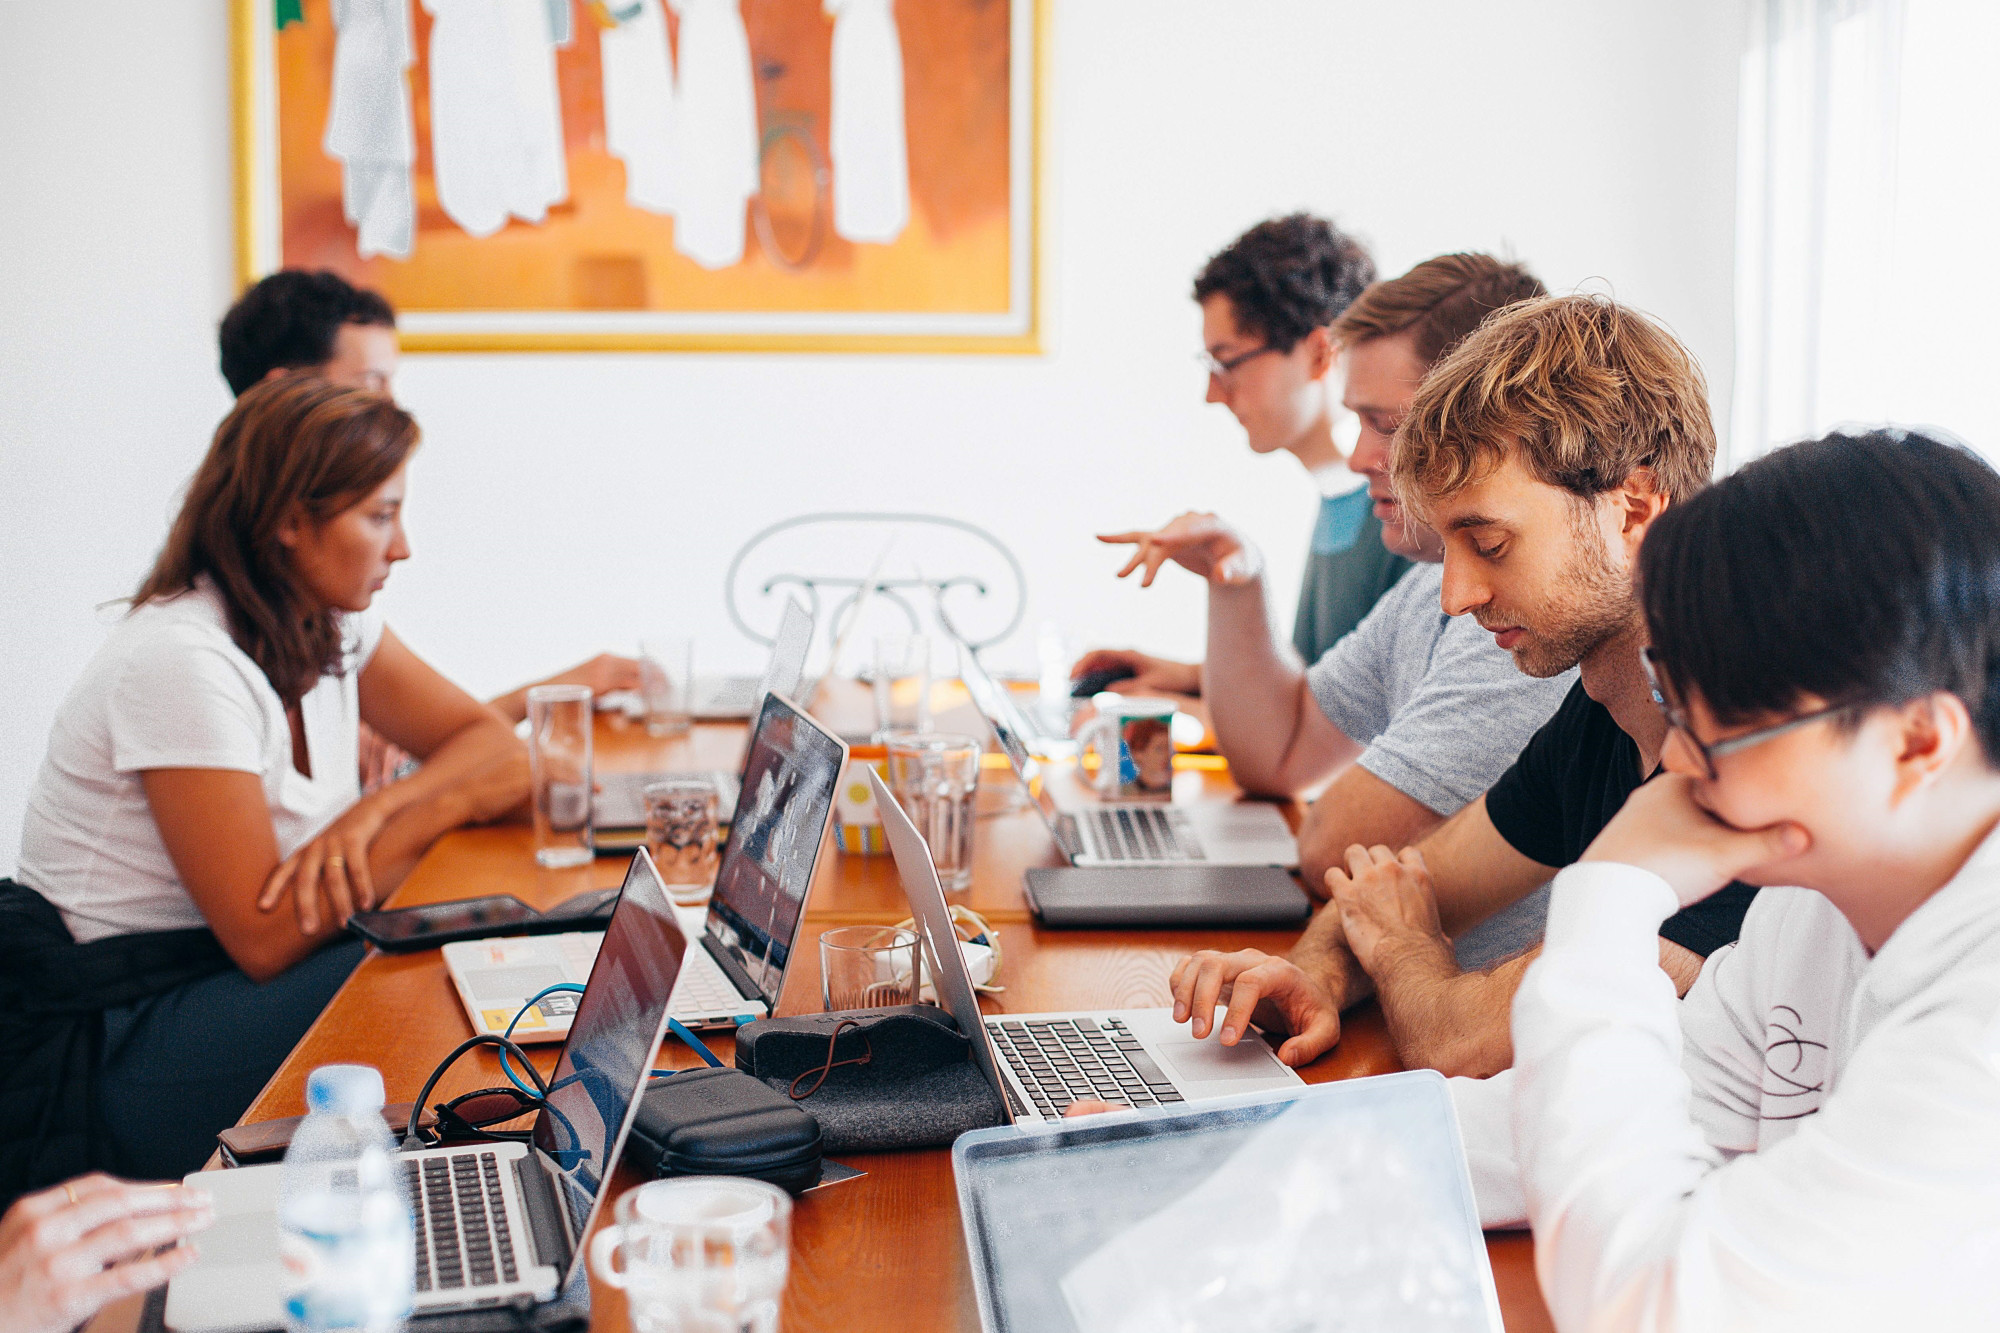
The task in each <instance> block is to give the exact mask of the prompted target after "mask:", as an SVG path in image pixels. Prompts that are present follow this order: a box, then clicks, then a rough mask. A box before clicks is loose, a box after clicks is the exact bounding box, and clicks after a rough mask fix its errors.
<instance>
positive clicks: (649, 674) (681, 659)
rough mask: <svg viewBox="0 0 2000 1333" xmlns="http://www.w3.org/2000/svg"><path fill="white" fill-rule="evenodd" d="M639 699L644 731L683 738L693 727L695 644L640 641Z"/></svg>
mask: <svg viewBox="0 0 2000 1333" xmlns="http://www.w3.org/2000/svg"><path fill="white" fill-rule="evenodd" d="M639 695H640V697H641V698H643V699H644V700H645V701H646V730H647V732H648V733H650V734H651V735H654V736H685V735H687V733H688V731H689V729H690V728H692V727H693V726H694V713H693V712H692V709H693V707H694V640H693V639H689V638H685V637H683V636H681V635H676V634H658V635H653V636H650V637H648V638H644V639H641V640H639Z"/></svg>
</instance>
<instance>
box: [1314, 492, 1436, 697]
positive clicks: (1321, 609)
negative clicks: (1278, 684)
mask: <svg viewBox="0 0 2000 1333" xmlns="http://www.w3.org/2000/svg"><path fill="white" fill-rule="evenodd" d="M1409 567H1410V562H1409V561H1408V560H1406V559H1405V558H1404V557H1402V556H1400V555H1395V554H1393V553H1391V552H1390V550H1389V548H1388V547H1386V546H1384V545H1382V520H1381V519H1379V518H1377V517H1375V507H1374V504H1373V502H1371V501H1370V500H1369V498H1368V488H1367V487H1366V486H1361V487H1357V488H1355V489H1354V490H1351V491H1349V492H1347V494H1345V495H1329V496H1327V497H1326V498H1325V499H1323V500H1321V501H1320V502H1319V521H1318V522H1317V523H1316V524H1314V525H1313V537H1312V550H1311V552H1310V553H1308V555H1307V556H1306V576H1305V579H1304V580H1303V582H1302V583H1301V584H1300V587H1299V615H1298V619H1297V620H1296V621H1295V622H1294V623H1293V625H1292V646H1293V647H1294V648H1296V649H1298V650H1299V656H1300V657H1303V658H1304V659H1305V661H1306V665H1307V666H1311V665H1312V664H1313V663H1314V662H1317V661H1319V659H1320V655H1321V654H1322V653H1324V652H1325V651H1326V650H1327V649H1329V648H1331V647H1333V645H1334V644H1336V643H1338V642H1339V641H1340V640H1341V639H1342V638H1343V637H1344V636H1345V635H1346V634H1347V633H1348V632H1349V631H1351V630H1352V629H1353V628H1354V627H1355V626H1356V625H1359V624H1360V623H1361V619H1362V617H1363V616H1366V615H1367V614H1368V612H1369V611H1370V609H1372V608H1373V607H1374V605H1375V602H1376V599H1377V598H1379V597H1381V595H1382V594H1383V593H1385V592H1387V591H1389V589H1390V588H1391V587H1392V586H1394V584H1395V582H1396V580H1397V579H1400V578H1402V577H1403V572H1404V571H1405V570H1407V569H1408V568H1409Z"/></svg>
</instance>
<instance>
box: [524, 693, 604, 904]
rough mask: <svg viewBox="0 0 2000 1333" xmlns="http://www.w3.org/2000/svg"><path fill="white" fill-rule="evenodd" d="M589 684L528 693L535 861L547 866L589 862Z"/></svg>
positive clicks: (575, 864) (529, 757) (554, 868)
mask: <svg viewBox="0 0 2000 1333" xmlns="http://www.w3.org/2000/svg"><path fill="white" fill-rule="evenodd" d="M590 727H591V707H590V687H589V686H588V685H537V686H535V687H534V688H533V689H531V690H529V691H528V773H529V777H530V780H531V782H532V785H533V792H534V802H533V803H534V818H535V860H536V861H537V862H539V863H540V864H542V865H544V866H547V867H549V868H550V869H552V870H559V869H564V868H566V867H570V866H580V865H588V864H589V863H590V859H591V856H592V855H593V851H592V844H591V839H590Z"/></svg>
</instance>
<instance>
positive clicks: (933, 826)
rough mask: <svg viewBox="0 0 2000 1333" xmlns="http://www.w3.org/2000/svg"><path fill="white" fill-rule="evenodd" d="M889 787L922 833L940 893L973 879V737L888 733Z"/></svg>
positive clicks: (977, 748)
mask: <svg viewBox="0 0 2000 1333" xmlns="http://www.w3.org/2000/svg"><path fill="white" fill-rule="evenodd" d="M888 745H889V790H891V791H892V792H894V793H895V794H896V803H897V804H899V805H901V806H902V807H903V812H904V813H905V814H907V815H909V817H910V822H911V823H912V824H915V825H916V826H917V831H918V832H919V833H921V834H923V835H924V842H925V843H926V844H928V845H929V847H930V849H931V860H932V861H933V862H934V863H935V864H936V865H937V872H938V882H939V883H941V884H942V885H943V886H944V889H945V892H947V893H950V892H952V891H953V890H956V889H964V888H968V887H970V886H971V884H972V828H973V825H974V823H975V822H976V820H975V817H974V815H975V811H974V808H973V807H974V803H975V801H976V800H977V798H978V795H979V756H980V755H981V753H983V752H984V749H985V747H984V746H983V745H981V744H980V742H979V740H978V738H977V737H973V736H958V735H953V734H950V733H947V732H909V731H901V732H892V733H891V734H890V736H889V738H888Z"/></svg>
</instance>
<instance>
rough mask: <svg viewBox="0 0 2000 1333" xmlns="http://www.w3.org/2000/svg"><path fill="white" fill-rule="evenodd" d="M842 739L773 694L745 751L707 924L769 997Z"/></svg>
mask: <svg viewBox="0 0 2000 1333" xmlns="http://www.w3.org/2000/svg"><path fill="white" fill-rule="evenodd" d="M840 763H841V753H840V742H839V741H838V740H836V739H834V738H833V737H832V736H830V735H828V734H827V733H826V732H824V731H822V730H820V729H819V728H818V727H816V726H814V725H812V724H811V723H810V722H808V721H806V719H805V718H803V717H801V716H800V715H799V713H798V711H797V710H796V709H794V708H793V707H792V706H791V704H789V703H787V702H786V701H785V700H784V699H781V698H779V697H778V696H776V695H772V696H771V697H770V698H767V699H766V700H764V709H763V712H762V713H761V714H760V715H759V716H758V718H757V727H756V730H755V731H754V732H753V733H752V734H751V737H750V753H749V755H748V756H747V757H746V758H745V759H744V761H743V790H742V794H741V795H739V796H738V797H737V798H736V819H735V821H734V823H732V824H731V826H730V829H729V841H728V843H727V844H726V845H725V846H724V847H723V851H722V864H721V865H720V867H718V868H717V870H716V874H715V893H714V895H713V896H712V897H711V898H710V899H709V904H708V929H709V933H710V934H711V935H713V936H714V937H715V938H716V939H717V940H718V941H719V942H720V943H721V944H722V945H723V946H724V947H726V948H728V949H729V951H730V953H731V955H732V956H733V957H734V958H735V959H736V961H737V962H738V964H740V965H741V966H742V968H743V970H744V971H745V972H747V973H748V974H749V976H750V980H751V981H752V982H754V983H755V984H756V985H757V988H758V989H759V990H761V991H762V992H763V993H764V999H765V1002H766V1003H768V1004H772V1005H775V1004H776V1003H777V1000H778V985H779V983H780V982H781V981H782V980H783V979H784V973H785V965H786V963H788V962H789V961H790V953H791V945H792V935H793V931H794V928H795V927H796V926H797V925H798V920H799V914H800V912H801V911H803V910H804V908H805V901H806V890H807V889H808V888H810V887H811V886H812V873H813V862H814V859H815V858H816V857H817V856H818V854H819V842H820V839H821V837H823V836H824V835H825V832H826V818H827V815H828V813H829V812H830V811H831V809H832V807H833V793H834V788H835V787H836V786H837V785H838V784H839V782H840Z"/></svg>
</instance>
